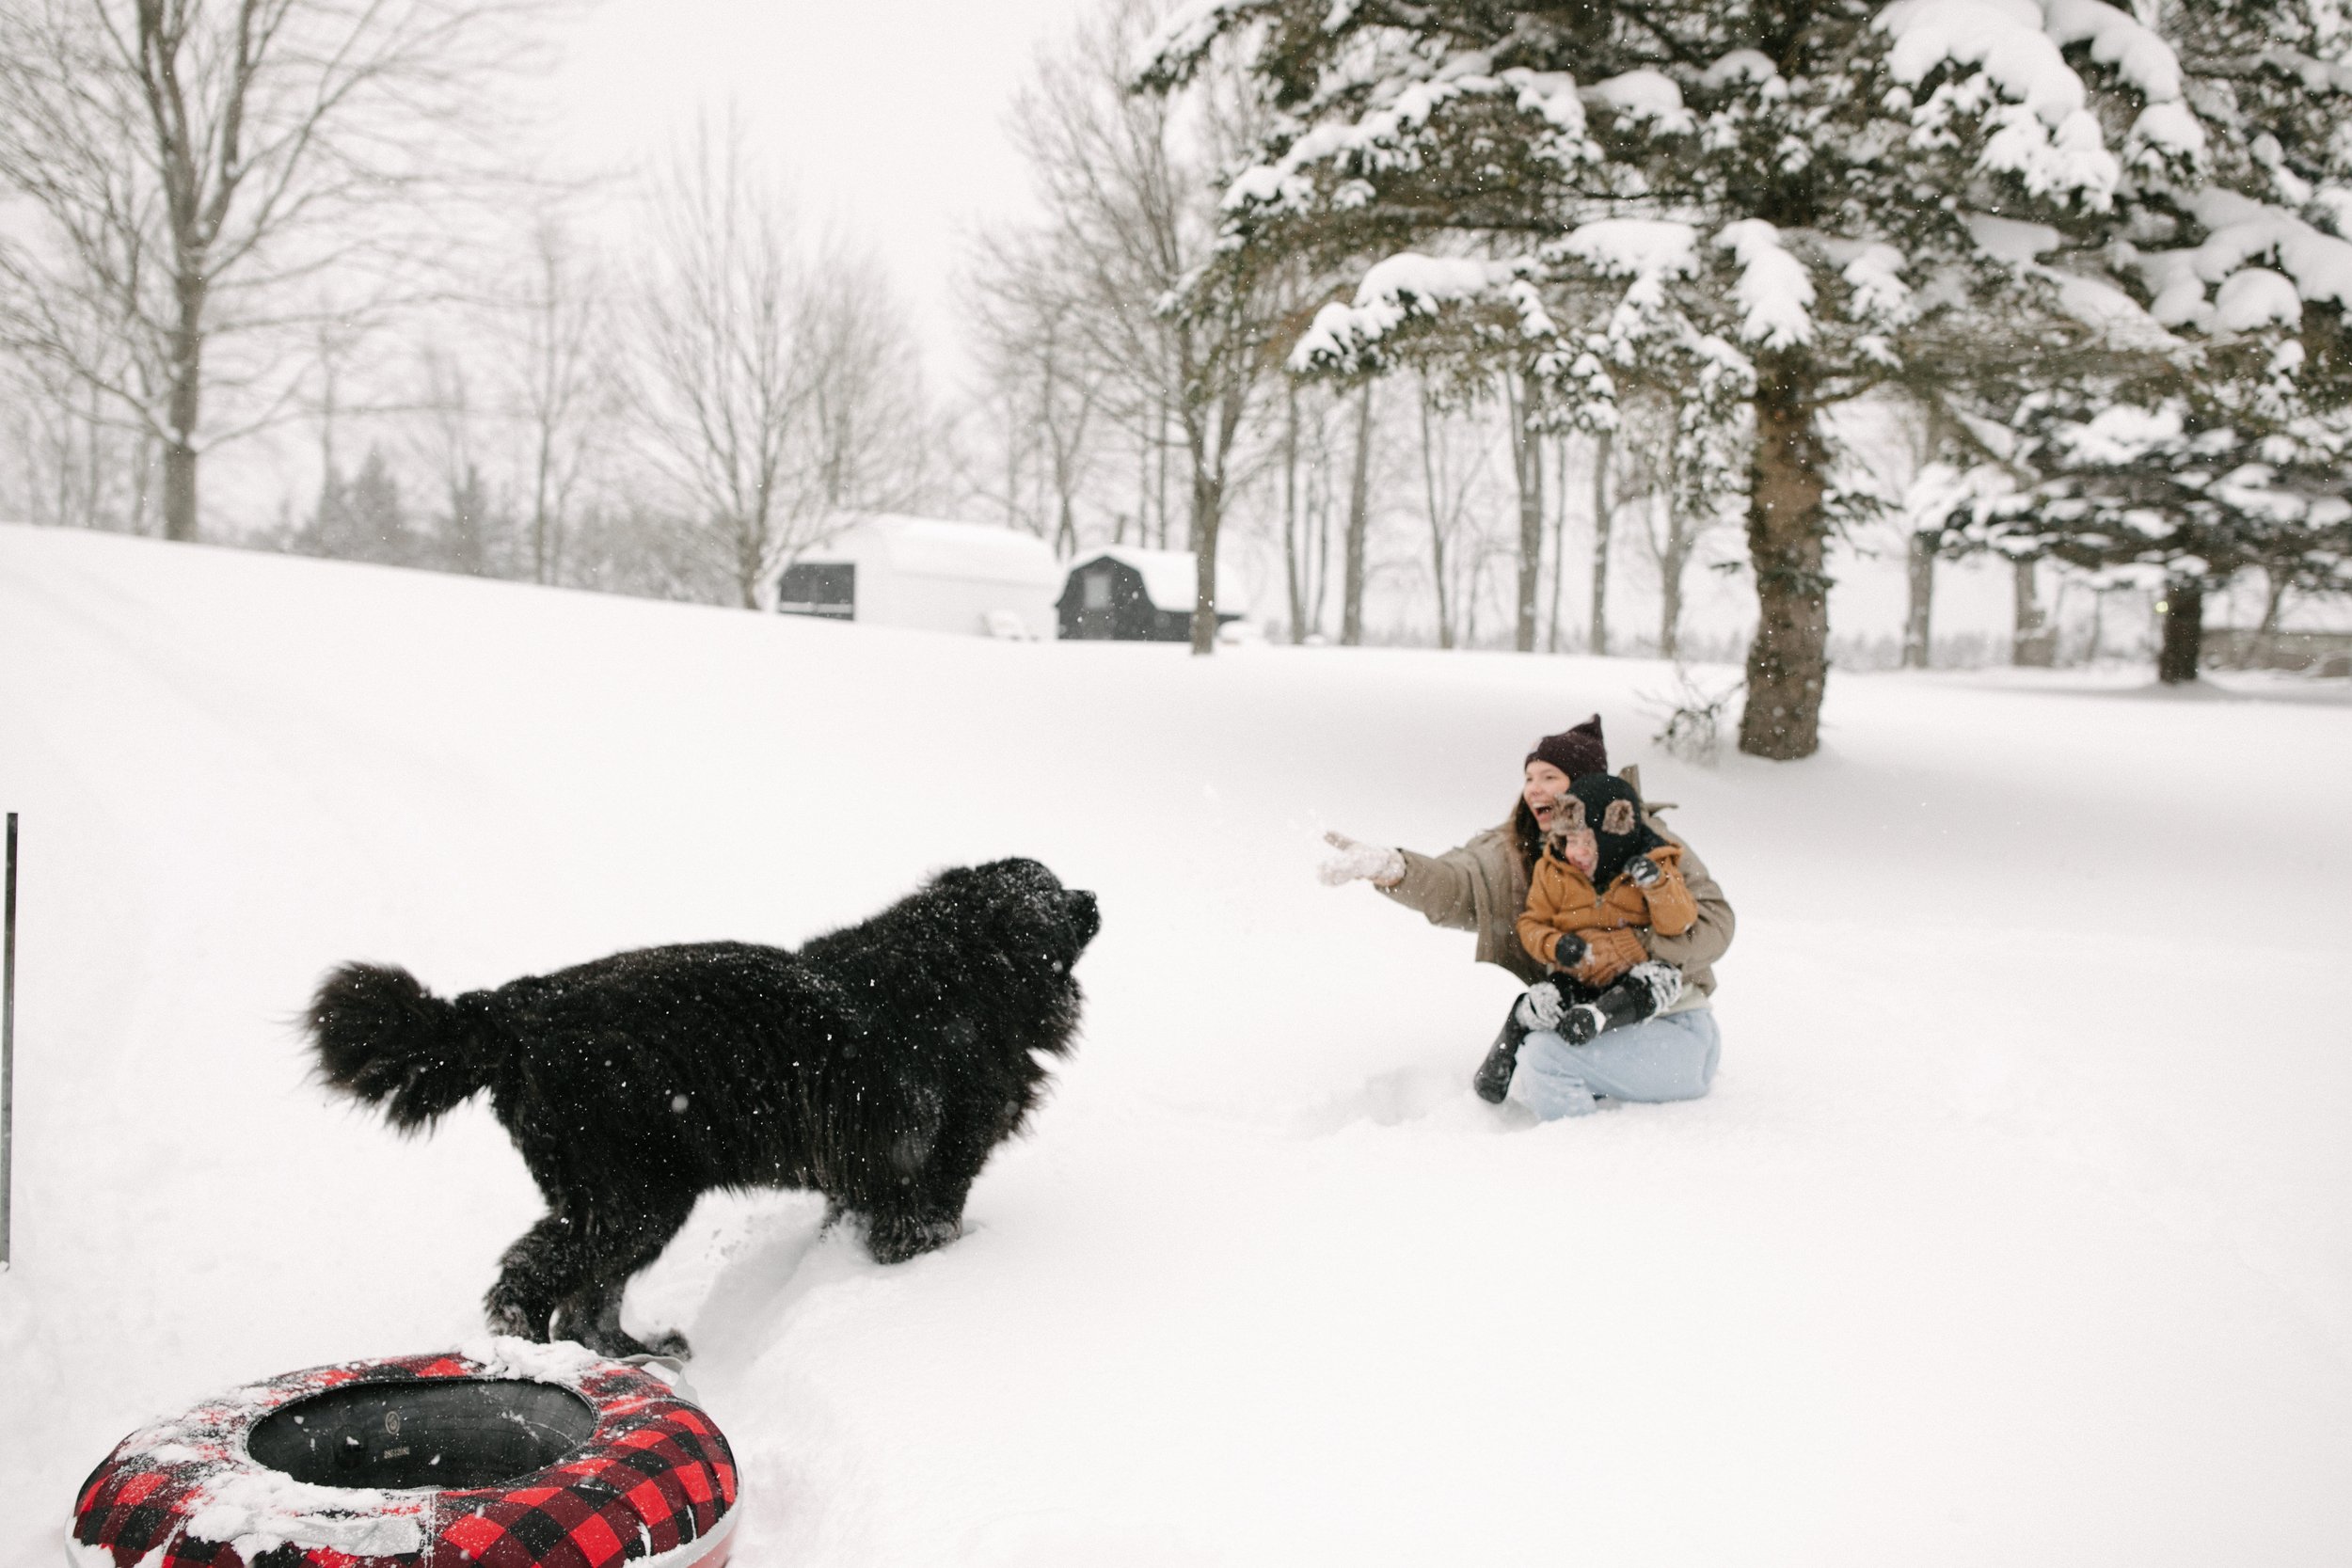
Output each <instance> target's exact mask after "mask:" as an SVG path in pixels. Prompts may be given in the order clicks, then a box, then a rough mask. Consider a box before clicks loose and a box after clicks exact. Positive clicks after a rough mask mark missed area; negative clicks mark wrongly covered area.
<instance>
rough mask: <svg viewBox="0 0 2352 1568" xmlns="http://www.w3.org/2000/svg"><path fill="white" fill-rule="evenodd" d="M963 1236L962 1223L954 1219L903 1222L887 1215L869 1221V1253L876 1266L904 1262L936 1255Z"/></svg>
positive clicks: (867, 1230) (903, 1220) (867, 1231)
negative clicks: (877, 1264)
mask: <svg viewBox="0 0 2352 1568" xmlns="http://www.w3.org/2000/svg"><path fill="white" fill-rule="evenodd" d="M962 1234H963V1222H962V1221H961V1220H954V1219H930V1220H917V1219H901V1218H898V1217H897V1216H895V1215H884V1216H880V1217H877V1218H874V1219H870V1220H868V1221H866V1251H867V1252H870V1253H872V1254H873V1255H874V1261H875V1262H877V1263H903V1262H905V1261H906V1260H907V1259H910V1258H919V1257H921V1256H922V1255H923V1254H924V1253H927V1252H935V1251H937V1250H938V1249H939V1248H941V1247H944V1246H946V1244H947V1243H949V1242H952V1241H954V1240H955V1239H956V1238H957V1237H959V1236H961V1235H962Z"/></svg>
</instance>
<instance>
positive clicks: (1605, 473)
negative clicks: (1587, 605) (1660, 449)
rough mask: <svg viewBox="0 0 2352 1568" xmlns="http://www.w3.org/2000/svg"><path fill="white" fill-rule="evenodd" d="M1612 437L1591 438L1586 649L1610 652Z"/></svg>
mask: <svg viewBox="0 0 2352 1568" xmlns="http://www.w3.org/2000/svg"><path fill="white" fill-rule="evenodd" d="M1613 438H1614V433H1613V432H1612V431H1607V430H1604V431H1602V432H1601V433H1600V434H1599V435H1598V436H1594V437H1593V624H1592V626H1591V628H1590V630H1589V631H1588V633H1587V637H1588V641H1587V642H1586V644H1585V646H1586V647H1588V648H1589V649H1591V650H1592V652H1594V653H1596V654H1600V655H1606V654H1607V653H1608V652H1609V524H1610V521H1611V518H1610V510H1609V449H1610V447H1611V446H1612V444H1613Z"/></svg>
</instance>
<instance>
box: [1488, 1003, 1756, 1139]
mask: <svg viewBox="0 0 2352 1568" xmlns="http://www.w3.org/2000/svg"><path fill="white" fill-rule="evenodd" d="M1722 1050H1723V1037H1722V1036H1721V1035H1719V1034H1717V1033H1716V1030H1715V1014H1714V1012H1713V1011H1712V1009H1710V1008H1707V1007H1692V1008H1691V1009H1690V1010H1688V1011H1687V1012H1679V1013H1668V1014H1666V1015H1665V1016H1663V1017H1662V1018H1645V1019H1644V1020H1643V1021H1642V1022H1639V1023H1631V1024H1628V1025H1627V1026H1626V1027H1624V1028H1622V1029H1611V1030H1608V1031H1607V1032H1605V1033H1603V1034H1600V1035H1597V1036H1595V1037H1593V1041H1592V1043H1591V1044H1589V1045H1570V1044H1569V1043H1568V1042H1567V1041H1566V1040H1565V1039H1562V1038H1561V1037H1559V1036H1558V1035H1555V1034H1553V1033H1552V1032H1551V1031H1550V1030H1549V1029H1538V1030H1536V1031H1535V1032H1534V1033H1533V1034H1531V1035H1529V1036H1528V1037H1527V1038H1526V1040H1525V1041H1524V1042H1522V1043H1521V1044H1520V1046H1519V1065H1518V1070H1517V1071H1515V1072H1513V1073H1512V1074H1511V1096H1510V1097H1511V1098H1512V1099H1513V1100H1516V1101H1518V1102H1519V1103H1520V1104H1521V1105H1524V1106H1526V1107H1527V1108H1528V1109H1529V1110H1531V1111H1533V1112H1534V1113H1535V1116H1536V1117H1537V1119H1538V1120H1542V1121H1551V1120H1554V1119H1556V1118H1558V1117H1581V1116H1583V1115H1585V1114H1586V1113H1588V1112H1590V1111H1592V1110H1593V1109H1594V1108H1595V1107H1594V1104H1593V1101H1595V1100H1597V1099H1599V1098H1602V1097H1606V1098H1608V1099H1610V1100H1641V1101H1662V1100H1696V1099H1697V1098H1698V1097H1699V1096H1701V1095H1703V1094H1705V1093H1706V1092H1707V1085H1708V1084H1709V1083H1711V1082H1713V1080H1714V1077H1715V1058H1716V1056H1717V1055H1718V1054H1719V1053H1721V1052H1722Z"/></svg>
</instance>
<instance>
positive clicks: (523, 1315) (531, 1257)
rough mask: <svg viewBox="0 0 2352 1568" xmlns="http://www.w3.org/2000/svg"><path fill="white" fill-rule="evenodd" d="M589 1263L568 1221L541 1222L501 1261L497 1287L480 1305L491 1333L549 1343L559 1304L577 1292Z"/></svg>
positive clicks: (553, 1217)
mask: <svg viewBox="0 0 2352 1568" xmlns="http://www.w3.org/2000/svg"><path fill="white" fill-rule="evenodd" d="M587 1262H588V1259H587V1258H586V1257H585V1256H584V1255H583V1253H582V1251H581V1249H580V1245H579V1242H578V1238H577V1237H576V1236H575V1234H574V1227H573V1225H572V1222H571V1221H570V1220H568V1219H566V1218H565V1217H564V1216H563V1215H561V1214H553V1213H550V1214H548V1215H546V1216H544V1217H543V1218H541V1219H540V1221H539V1223H538V1224H536V1225H534V1226H532V1227H531V1228H530V1229H528V1230H526V1231H524V1232H523V1233H522V1235H521V1236H520V1237H519V1238H517V1239H516V1243H515V1244H514V1245H513V1246H510V1247H508V1248H507V1249H506V1255H505V1256H504V1257H503V1258H501V1259H499V1277H498V1283H497V1284H495V1285H493V1286H491V1287H490V1293H489V1294H488V1295H486V1296H485V1297H484V1298H483V1302H482V1306H483V1309H484V1311H485V1313H486V1314H487V1316H488V1318H489V1322H490V1328H491V1330H492V1332H494V1333H498V1334H512V1335H515V1336H516V1337H517V1338H524V1339H532V1340H535V1341H537V1342H539V1343H541V1344H545V1343H546V1342H547V1338H548V1323H549V1322H550V1320H552V1319H553V1318H554V1316H555V1307H556V1304H557V1303H558V1302H560V1301H562V1300H563V1299H564V1297H565V1296H567V1295H569V1294H570V1293H571V1292H572V1291H574V1290H576V1289H578V1288H579V1282H580V1273H581V1271H582V1269H583V1268H585V1267H586V1265H587Z"/></svg>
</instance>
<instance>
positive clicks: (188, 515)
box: [0, 0, 532, 539]
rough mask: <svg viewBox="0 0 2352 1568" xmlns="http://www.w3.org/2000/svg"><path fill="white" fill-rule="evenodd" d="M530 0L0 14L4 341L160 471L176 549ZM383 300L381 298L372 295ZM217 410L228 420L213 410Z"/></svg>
mask: <svg viewBox="0 0 2352 1568" xmlns="http://www.w3.org/2000/svg"><path fill="white" fill-rule="evenodd" d="M531 8H532V6H531V0H215V3H210V4H208V3H205V0H20V3H19V4H17V5H13V6H11V7H9V8H8V9H7V10H6V11H5V12H0V182H5V188H6V189H8V191H9V192H11V193H12V194H14V195H15V196H17V197H19V198H23V199H24V201H25V202H26V203H28V205H29V207H30V208H31V209H32V210H33V211H34V212H37V213H38V214H40V220H41V224H40V231H39V232H38V233H37V234H36V235H35V236H33V237H32V238H31V239H30V240H28V241H17V242H12V243H8V244H5V245H0V340H5V341H6V342H7V343H8V345H9V346H10V347H12V348H13V349H14V350H15V351H16V352H18V353H19V354H22V355H24V356H30V357H33V358H37V359H40V360H42V361H44V362H46V363H48V364H50V365H52V366H54V367H56V369H57V370H58V371H60V372H63V373H65V374H66V375H68V376H70V377H71V378H72V380H74V381H75V382H77V383H79V384H80V385H82V386H83V387H84V388H87V389H88V390H91V391H95V392H96V393H98V394H99V396H100V397H101V398H102V400H103V402H104V404H106V406H107V410H108V415H109V417H110V418H112V419H114V420H118V421H120V422H122V423H125V424H128V425H129V426H131V427H132V428H134V429H135V430H137V431H139V432H141V433H143V434H144V435H145V436H148V437H150V438H151V439H152V440H153V441H154V442H155V443H156V444H157V446H158V448H159V449H160V453H161V459H162V511H163V522H164V532H165V534H166V536H167V537H168V538H172V539H193V538H195V537H196V536H197V532H198V528H199V507H198V489H197V477H198V467H199V459H200V457H201V455H202V453H203V452H204V451H208V450H210V449H211V448H213V447H216V446H218V445H219V444H221V443H222V442H224V441H227V440H230V439H233V438H234V437H235V436H238V435H240V434H244V433H246V432H247V431H249V430H251V429H252V428H254V427H255V426H256V425H257V424H259V423H261V422H263V421H265V420H267V419H269V418H270V417H271V416H272V415H274V414H275V413H276V412H277V410H278V405H279V404H280V403H281V402H282V400H283V399H284V397H285V396H286V395H287V393H288V390H289V388H288V387H287V386H286V384H285V380H284V377H283V376H282V375H280V374H278V369H279V367H278V363H277V359H276V356H275V355H274V354H273V353H272V352H271V344H272V340H273V337H274V335H275V334H276V333H278V332H279V331H281V330H283V329H285V328H288V327H290V326H295V325H299V317H300V314H301V312H300V309H299V307H298V305H297V304H296V302H295V298H294V296H295V295H297V294H298V293H301V292H302V290H301V288H300V285H302V284H303V283H304V282H305V281H306V280H308V279H310V278H313V277H317V276H319V275H320V274H323V273H326V272H329V271H332V270H335V269H338V268H342V267H344V266H347V265H349V264H351V263H353V262H355V261H358V259H359V258H361V257H362V256H374V257H378V258H380V257H381V256H382V255H383V253H384V251H385V249H386V247H387V246H388V245H392V244H394V243H395V242H396V241H397V240H399V239H400V238H401V237H402V236H403V235H409V236H413V235H415V234H417V233H418V232H420V230H419V228H418V227H417V226H414V225H409V226H405V227H404V225H403V223H402V222H401V215H400V214H401V209H402V207H403V199H402V198H404V197H405V196H412V195H415V194H417V193H418V192H419V191H420V190H421V189H422V188H426V187H445V185H446V182H447V181H448V179H449V178H451V177H452V175H453V171H454V170H456V169H457V168H458V167H459V166H460V164H461V162H462V161H463V154H462V152H461V151H460V148H461V147H462V139H461V137H460V130H461V128H462V127H464V126H465V125H467V124H469V122H471V121H473V120H474V119H476V117H478V116H479V115H481V114H482V113H483V112H484V106H485V104H489V103H497V102H499V101H501V95H499V94H497V93H495V92H493V91H492V90H490V88H489V87H488V81H489V79H490V78H491V77H492V76H493V75H494V74H495V73H496V72H497V71H498V70H499V69H500V68H501V67H502V66H503V65H505V64H506V63H508V62H509V61H510V60H511V58H512V51H511V48H510V47H509V44H508V40H509V38H510V36H511V35H510V34H509V33H508V32H507V31H506V27H505V24H507V23H508V22H510V21H512V20H514V19H516V18H517V17H519V16H521V15H522V14H524V13H525V12H526V11H528V10H529V9H531ZM386 287H387V288H388V289H390V288H393V287H396V286H395V285H392V284H389V283H387V284H386ZM223 404H230V405H231V406H229V407H226V408H224V407H223Z"/></svg>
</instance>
